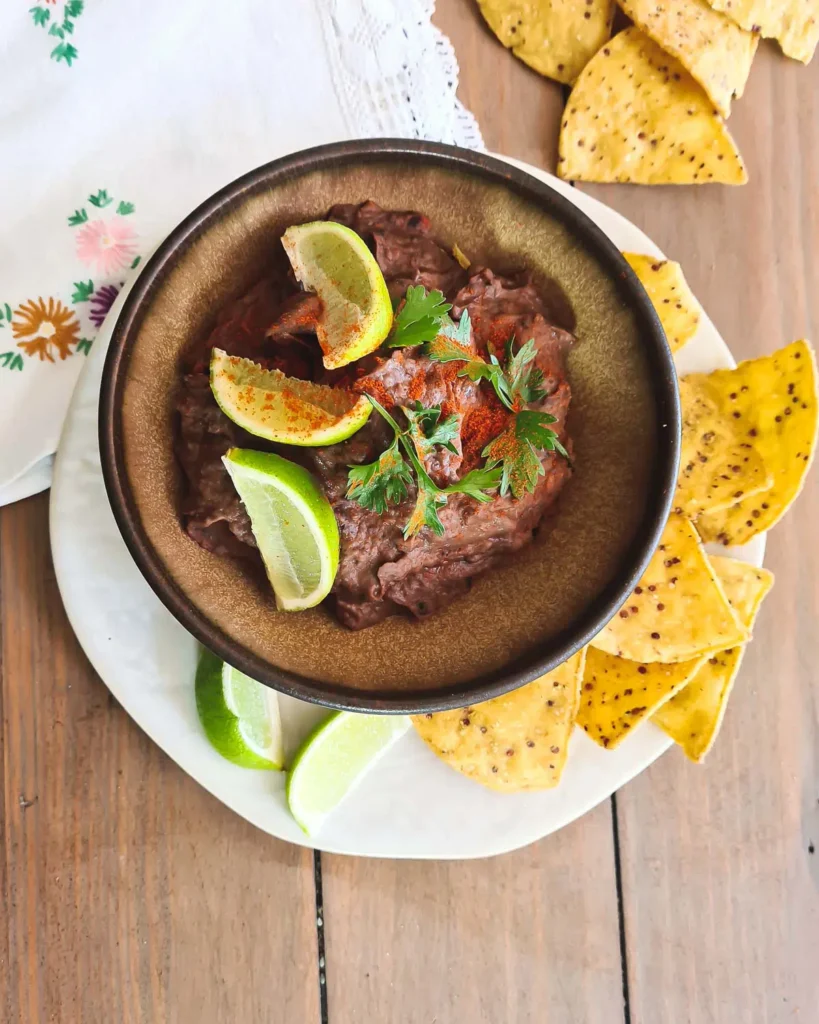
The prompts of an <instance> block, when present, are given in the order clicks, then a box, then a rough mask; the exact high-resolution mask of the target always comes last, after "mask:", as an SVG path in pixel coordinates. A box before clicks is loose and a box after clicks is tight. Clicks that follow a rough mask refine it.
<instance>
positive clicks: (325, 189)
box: [99, 140, 680, 713]
mask: <svg viewBox="0 0 819 1024" xmlns="http://www.w3.org/2000/svg"><path fill="white" fill-rule="evenodd" d="M365 199H372V200H374V201H375V202H377V203H379V204H380V205H381V206H384V207H386V208H404V209H408V208H412V209H417V210H421V211H422V212H424V213H426V214H427V215H428V216H429V217H430V219H431V221H432V224H433V229H434V231H435V232H436V234H437V235H438V236H439V237H440V238H442V239H444V240H445V241H446V242H447V243H449V244H453V243H456V242H457V244H458V246H459V247H460V248H461V249H462V250H463V251H464V252H465V253H467V254H468V255H469V257H470V258H471V260H472V261H473V262H474V263H478V264H480V263H486V264H488V265H490V266H492V268H493V269H495V270H498V271H504V270H513V269H516V268H521V267H527V268H530V269H532V270H533V271H534V272H535V274H536V276H539V277H541V278H543V279H544V280H545V278H553V279H555V280H556V281H557V282H558V283H559V284H560V286H561V287H562V289H563V290H564V292H565V293H566V295H567V296H568V298H569V300H570V301H571V303H572V306H573V308H574V311H575V315H576V318H577V326H576V330H575V333H576V335H577V339H578V341H577V344H576V345H575V346H574V348H573V349H572V351H571V354H570V357H569V378H570V382H571V386H572V392H573V399H572V407H571V411H570V415H569V421H568V426H569V432H570V434H571V436H572V438H573V442H574V447H575V474H574V477H573V478H572V480H571V481H570V482H569V484H568V485H567V487H566V489H565V490H564V492H563V494H562V496H561V500H560V502H559V506H558V508H557V512H556V515H555V516H554V520H553V527H552V528H550V529H548V530H544V531H541V534H540V535H539V536H538V537H537V538H536V540H535V542H534V543H533V544H532V545H531V546H529V547H527V548H525V549H524V550H523V551H522V552H520V553H519V554H518V555H516V556H512V557H510V559H509V561H508V564H506V565H505V566H504V567H503V568H501V569H498V570H495V571H492V572H490V573H488V574H486V575H485V576H481V577H478V578H477V579H475V581H474V583H473V586H472V588H471V590H470V591H469V593H468V594H467V595H466V596H465V597H463V598H461V599H459V600H457V601H456V602H455V603H454V604H452V605H451V606H450V607H449V608H447V609H445V610H444V611H442V612H441V613H439V614H437V615H435V616H433V617H431V618H429V619H427V620H425V621H423V622H415V621H412V620H410V619H408V618H404V617H401V616H394V617H392V618H390V619H388V620H386V621H385V622H383V623H381V624H380V625H377V626H374V627H372V628H370V629H365V630H362V631H360V632H350V631H348V630H346V629H345V628H344V627H342V626H340V625H339V624H338V622H337V621H336V620H335V618H334V617H333V615H332V614H331V612H330V611H328V610H327V609H325V608H323V607H319V608H316V609H314V610H312V611H308V612H302V613H299V614H287V613H282V612H278V611H277V610H276V608H275V604H274V601H273V594H272V591H271V590H270V589H269V587H267V586H266V585H264V584H263V583H260V582H259V580H257V579H256V578H255V577H254V576H253V575H252V574H251V573H248V571H247V568H246V567H244V566H242V565H240V564H238V563H237V562H234V561H232V560H229V559H225V558H221V557H218V556H216V555H213V554H210V553H208V552H207V551H204V550H203V549H202V548H200V547H199V546H198V545H196V544H195V543H194V542H193V541H192V540H191V539H190V538H189V537H188V536H187V534H186V533H185V532H184V530H183V528H182V525H181V520H180V514H179V507H180V497H181V479H180V472H179V468H178V465H177V463H176V460H175V457H174V452H173V433H174V416H175V413H174V398H175V393H176V391H177V388H178V385H179V376H180V365H181V359H182V355H183V352H184V350H185V349H186V347H187V346H188V344H189V343H190V342H191V340H192V339H195V338H201V337H203V336H204V335H206V334H207V333H208V332H209V331H210V330H211V328H212V326H213V324H214V320H215V316H216V314H217V312H218V311H219V310H220V309H221V308H222V307H223V306H224V305H225V304H226V303H229V302H230V301H231V300H233V299H235V298H237V297H239V296H240V295H242V294H243V293H244V292H246V291H247V290H248V289H249V288H250V287H251V286H252V285H253V284H254V283H255V282H256V281H257V280H258V279H259V278H260V277H262V276H263V274H264V273H265V272H266V270H268V269H269V268H270V266H271V263H272V261H273V259H274V255H275V254H276V253H278V252H279V250H280V242H279V239H280V236H281V233H282V231H283V230H284V228H285V227H287V226H288V225H290V224H296V223H300V222H303V221H308V220H314V219H317V218H320V217H322V216H323V215H324V214H325V212H326V211H327V209H328V208H329V207H330V206H331V205H333V204H334V203H339V202H348V203H349V202H354V203H357V202H361V201H363V200H365ZM99 426H100V451H101V456H102V467H103V474H104V477H105V483H106V487H107V490H108V495H109V498H110V501H111V505H112V508H113V511H114V515H115V517H116V520H117V523H118V525H119V528H120V530H121V532H122V535H123V538H124V539H125V542H126V544H127V545H128V547H129V549H130V551H131V553H132V555H133V557H134V559H135V561H136V563H137V565H138V566H139V568H140V569H141V571H142V572H143V574H144V575H145V577H146V579H147V580H148V582H149V583H150V585H151V586H152V587H153V589H154V590H155V591H156V593H157V594H158V596H159V597H160V598H161V600H162V601H163V602H164V603H165V605H166V606H167V607H168V608H169V609H170V611H171V612H172V613H173V614H174V615H175V616H176V618H177V619H178V620H179V621H180V622H181V623H182V625H183V626H185V627H186V628H187V629H188V630H189V631H190V632H191V633H193V634H194V636H196V637H197V638H198V639H199V640H200V641H201V642H202V643H203V644H205V645H206V646H207V647H209V648H210V649H211V650H212V651H214V652H215V653H216V654H218V655H219V656H220V657H221V658H223V659H224V660H226V661H228V662H229V663H231V664H232V665H234V666H236V667H237V668H239V669H240V670H241V671H243V672H245V673H247V674H248V675H250V676H252V677H253V678H255V679H258V680H259V681H261V682H262V683H265V684H266V685H268V686H272V687H274V688H276V689H278V690H280V691H283V692H285V693H288V694H290V695H292V696H294V697H299V698H302V699H304V700H308V701H313V702H317V703H321V704H325V705H328V706H330V707H335V708H348V709H355V710H368V711H373V712H394V713H398V712H420V711H435V710H442V709H445V708H452V707H461V706H464V705H467V704H474V703H477V702H478V701H482V700H487V699H489V698H490V697H493V696H497V695H498V694H500V693H503V692H506V691H508V690H511V689H513V688H515V687H517V686H520V685H522V684H524V683H526V682H529V681H531V680H532V679H534V678H536V677H538V676H540V675H542V674H543V673H545V672H547V671H549V670H550V669H552V668H554V667H555V666H556V665H558V664H560V663H561V662H562V661H564V660H565V659H566V658H567V657H569V656H570V655H571V654H573V653H574V652H575V651H576V650H578V649H579V648H580V647H581V646H583V645H584V644H586V643H588V642H589V640H590V639H591V638H592V637H593V636H594V635H595V633H597V632H598V631H599V630H600V629H601V628H602V627H603V626H604V625H605V623H606V622H607V621H608V620H609V619H610V618H611V617H612V615H613V614H614V613H615V612H616V611H617V609H618V608H619V607H620V606H621V605H622V603H623V602H624V601H625V599H626V598H627V596H628V595H629V593H630V592H631V591H632V590H633V588H634V586H635V584H636V582H637V581H638V579H639V577H640V576H641V575H642V572H643V570H644V568H645V566H646V564H647V562H648V560H649V558H650V557H651V554H652V552H653V551H654V548H655V547H656V544H657V542H658V540H659V536H660V533H661V532H662V529H663V526H664V524H665V521H666V518H667V516H668V512H669V508H670V503H671V498H672V495H673V491H674V484H675V481H676V476H677V466H678V460H679V444H680V413H679V401H678V393H677V382H676V375H675V372H674V364H673V361H672V357H671V353H670V351H669V348H668V345H667V343H666V340H665V335H664V333H663V330H662V328H661V326H660V323H659V321H658V319H657V316H656V313H655V311H654V309H653V307H652V306H651V303H650V302H649V300H648V298H647V296H646V294H645V292H644V291H643V289H642V287H641V285H640V284H639V282H638V281H637V279H636V277H635V276H634V275H633V273H632V271H631V270H630V268H629V267H628V265H627V263H626V262H625V260H624V259H623V258H622V256H621V255H620V253H619V252H618V251H617V249H616V248H615V246H614V245H613V244H612V243H611V242H610V241H609V239H608V238H607V237H606V236H605V235H604V234H603V233H602V231H600V230H599V228H597V227H596V226H595V225H594V223H593V222H592V221H591V220H589V218H588V217H586V216H585V215H584V214H583V213H581V212H580V211H579V210H578V209H577V208H576V207H575V206H573V205H572V204H571V203H570V202H568V201H567V200H566V199H565V198H563V197H562V196H561V195H560V194H559V193H557V192H555V191H554V190H553V189H551V188H549V187H548V186H547V185H545V184H543V183H542V182H540V181H538V180H537V179H535V178H533V177H531V176H530V175H527V174H526V173H524V172H522V171H519V170H517V169H516V168H513V167H511V166H509V165H508V164H505V163H502V162H501V161H499V160H496V159H493V158H491V157H488V156H485V155H483V154H478V153H473V152H469V151H466V150H461V149H457V148H454V147H450V146H443V145H439V144H436V143H428V142H413V141H406V140H367V141H359V142H345V143H336V144H333V145H329V146H322V147H319V148H317V149H312V150H308V151H305V152H302V153H297V154H294V155H292V156H288V157H285V158H283V159H281V160H277V161H275V162H273V163H270V164H267V165H266V166H264V167H260V168H258V169H257V170H254V171H252V172H250V173H249V174H247V175H245V176H244V177H242V178H240V179H238V180H237V181H235V182H233V183H231V184H230V185H227V186H226V187H225V188H223V189H222V190H221V191H220V192H218V193H217V194H216V195H215V196H213V197H212V198H211V199H209V200H208V201H207V202H205V203H204V204H202V205H201V206H200V207H199V208H198V209H197V210H196V211H194V213H192V214H191V215H190V216H189V217H188V218H187V219H186V220H185V221H183V223H182V224H180V225H179V226H178V227H177V228H176V229H175V230H174V231H172V232H171V234H170V235H169V236H168V238H167V239H166V240H165V241H164V242H163V243H162V244H161V245H160V246H159V248H158V249H157V251H156V252H155V253H154V255H153V256H152V257H151V258H150V260H149V261H148V262H147V265H146V266H145V268H144V270H143V271H142V273H141V275H140V277H139V279H138V280H137V282H136V284H135V286H134V288H133V290H132V291H131V294H130V296H129V297H128V299H127V301H126V303H125V305H124V307H123V310H122V313H121V315H120V318H119V320H118V322H117V324H116V328H115V330H114V333H113V338H112V341H111V346H110V350H109V352H108V355H107V359H106V364H105V370H104V375H103V382H102V392H101V400H100V424H99Z"/></svg>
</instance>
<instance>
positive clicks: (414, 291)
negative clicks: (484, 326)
mask: <svg viewBox="0 0 819 1024" xmlns="http://www.w3.org/2000/svg"><path fill="white" fill-rule="evenodd" d="M451 308H452V303H450V302H447V301H446V298H445V297H444V294H443V292H440V291H438V289H437V288H433V290H432V291H431V292H428V291H427V290H426V288H424V286H423V285H421V284H418V285H412V284H411V285H410V286H409V288H407V294H406V297H405V299H404V305H403V306H402V307H401V309H400V310H399V311H398V313H397V314H396V317H395V320H394V321H393V326H392V334H391V336H390V339H389V341H388V342H387V344H388V345H389V347H390V348H407V347H408V346H410V345H423V343H424V342H425V341H432V339H433V338H434V337H435V336H436V334H437V333H438V330H439V329H440V326H441V321H442V320H443V317H444V316H445V315H446V314H447V313H448V312H449V310H450V309H451Z"/></svg>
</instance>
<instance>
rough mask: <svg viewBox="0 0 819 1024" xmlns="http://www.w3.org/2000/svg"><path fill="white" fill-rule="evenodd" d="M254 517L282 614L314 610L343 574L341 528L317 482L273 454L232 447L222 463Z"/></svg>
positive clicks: (251, 517)
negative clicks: (339, 575) (306, 609)
mask: <svg viewBox="0 0 819 1024" xmlns="http://www.w3.org/2000/svg"><path fill="white" fill-rule="evenodd" d="M222 462H223V463H224V465H225V468H226V469H227V471H228V473H229V474H230V477H231V480H232V481H233V485H234V486H235V488H236V490H237V491H238V492H239V497H240V498H241V499H242V503H243V504H244V506H245V508H246V509H247V513H248V515H249V516H250V525H251V527H252V528H253V536H254V537H255V538H256V543H257V544H258V546H259V552H260V554H261V556H262V560H263V562H264V566H265V570H266V572H267V576H268V579H269V580H270V583H271V585H272V587H273V591H274V593H275V595H276V607H277V608H279V609H280V610H281V611H291V612H294V611H303V610H304V609H305V608H313V607H315V606H316V605H317V604H319V603H320V602H321V601H323V600H324V598H325V597H326V596H327V595H328V594H329V593H330V588H331V587H332V585H333V580H334V579H335V575H336V570H337V569H338V555H339V537H338V524H337V523H336V517H335V514H334V513H333V509H332V507H331V505H330V502H329V501H328V500H327V498H326V497H325V496H324V492H323V491H322V489H321V487H320V486H319V483H318V481H317V480H316V479H315V477H313V476H312V475H311V474H310V473H308V472H307V470H306V469H304V468H303V467H302V466H297V465H296V463H294V462H289V461H288V460H287V459H283V458H281V457H280V456H278V455H273V454H272V453H270V452H254V451H250V450H248V449H243V448H231V449H230V451H228V453H227V454H226V455H225V456H224V457H223V458H222Z"/></svg>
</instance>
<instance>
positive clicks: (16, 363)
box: [11, 352, 23, 370]
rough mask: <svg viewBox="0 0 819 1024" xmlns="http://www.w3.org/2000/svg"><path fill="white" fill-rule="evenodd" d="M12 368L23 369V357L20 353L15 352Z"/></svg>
mask: <svg viewBox="0 0 819 1024" xmlns="http://www.w3.org/2000/svg"><path fill="white" fill-rule="evenodd" d="M11 368H12V370H22V369H23V357H22V356H21V355H20V353H19V352H15V353H14V359H12V361H11Z"/></svg>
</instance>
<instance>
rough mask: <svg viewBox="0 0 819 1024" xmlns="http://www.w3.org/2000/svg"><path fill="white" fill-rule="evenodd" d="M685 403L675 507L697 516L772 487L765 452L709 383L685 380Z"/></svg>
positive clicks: (682, 386)
mask: <svg viewBox="0 0 819 1024" xmlns="http://www.w3.org/2000/svg"><path fill="white" fill-rule="evenodd" d="M680 403H681V405H682V443H681V448H680V474H679V477H678V478H677V492H676V494H675V496H674V503H675V510H677V511H680V512H683V513H684V514H685V515H687V516H688V517H689V518H691V519H694V518H696V517H697V516H698V515H700V514H701V513H703V512H717V511H720V510H721V509H725V508H730V507H731V506H732V505H736V503H737V502H738V501H740V500H741V499H745V498H749V497H752V496H753V495H757V494H761V493H762V492H763V491H767V490H769V489H770V488H771V486H772V485H773V475H772V474H771V473H769V472H768V470H767V468H766V467H765V463H764V462H763V461H762V456H761V455H760V454H759V452H758V451H757V450H756V449H755V448H754V446H753V445H752V444H751V443H750V441H749V440H748V438H747V437H745V436H744V431H743V430H742V429H741V428H740V427H738V426H737V423H738V421H737V420H735V419H734V418H733V417H731V416H727V417H726V416H725V414H724V413H723V412H722V410H721V408H720V406H719V404H718V403H717V402H716V401H714V399H713V398H712V397H711V396H710V394H708V393H707V391H706V389H705V388H703V387H699V386H697V384H696V383H693V384H692V383H691V382H690V381H689V380H688V379H684V380H681V381H680Z"/></svg>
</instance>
